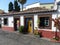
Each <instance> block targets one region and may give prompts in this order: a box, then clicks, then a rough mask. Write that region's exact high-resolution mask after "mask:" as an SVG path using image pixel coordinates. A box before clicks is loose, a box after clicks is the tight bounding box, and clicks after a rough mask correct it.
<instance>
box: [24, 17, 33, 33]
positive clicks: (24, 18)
mask: <svg viewBox="0 0 60 45" xmlns="http://www.w3.org/2000/svg"><path fill="white" fill-rule="evenodd" d="M26 18H31V19H32V32H33V33H34V16H24V26H26V24H25V21H26V20H25V19H26Z"/></svg>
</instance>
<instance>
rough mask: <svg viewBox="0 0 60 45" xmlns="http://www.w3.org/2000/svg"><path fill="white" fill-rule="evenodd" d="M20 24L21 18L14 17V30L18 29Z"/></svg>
mask: <svg viewBox="0 0 60 45" xmlns="http://www.w3.org/2000/svg"><path fill="white" fill-rule="evenodd" d="M19 26H20V18H14V30H15V31H18V28H19Z"/></svg>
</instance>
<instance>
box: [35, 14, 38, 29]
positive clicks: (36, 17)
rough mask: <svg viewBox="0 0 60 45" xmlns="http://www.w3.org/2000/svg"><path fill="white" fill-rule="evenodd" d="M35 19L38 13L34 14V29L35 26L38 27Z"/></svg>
mask: <svg viewBox="0 0 60 45" xmlns="http://www.w3.org/2000/svg"><path fill="white" fill-rule="evenodd" d="M37 20H38V15H34V29H35V27H37V28H38V24H37Z"/></svg>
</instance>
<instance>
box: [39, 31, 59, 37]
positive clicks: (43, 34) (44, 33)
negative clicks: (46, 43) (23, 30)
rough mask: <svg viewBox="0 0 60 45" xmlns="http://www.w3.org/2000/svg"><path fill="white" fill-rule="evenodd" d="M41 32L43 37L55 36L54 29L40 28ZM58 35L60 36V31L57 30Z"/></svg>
mask: <svg viewBox="0 0 60 45" xmlns="http://www.w3.org/2000/svg"><path fill="white" fill-rule="evenodd" d="M39 33H41V34H42V37H44V38H53V37H54V36H55V32H53V31H44V30H39ZM57 36H59V37H60V32H57Z"/></svg>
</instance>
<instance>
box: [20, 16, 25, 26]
mask: <svg viewBox="0 0 60 45" xmlns="http://www.w3.org/2000/svg"><path fill="white" fill-rule="evenodd" d="M20 26H24V16H20Z"/></svg>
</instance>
